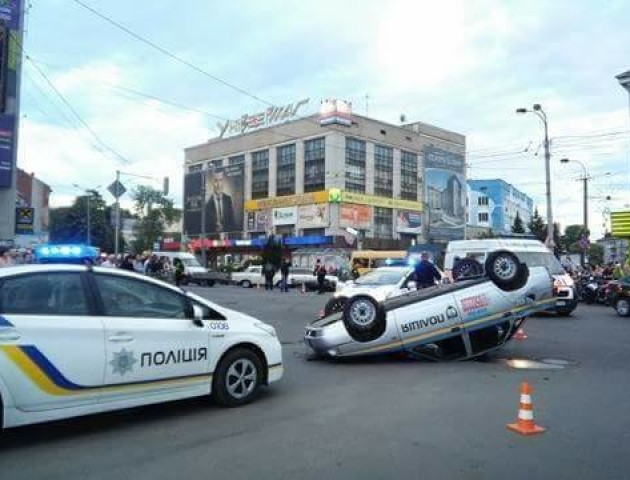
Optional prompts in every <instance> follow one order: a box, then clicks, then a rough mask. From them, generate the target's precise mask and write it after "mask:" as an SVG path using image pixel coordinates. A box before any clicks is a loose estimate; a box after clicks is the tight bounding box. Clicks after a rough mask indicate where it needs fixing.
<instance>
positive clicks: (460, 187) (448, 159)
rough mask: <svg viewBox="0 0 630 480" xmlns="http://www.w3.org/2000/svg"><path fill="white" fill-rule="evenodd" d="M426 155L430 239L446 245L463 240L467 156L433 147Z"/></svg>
mask: <svg viewBox="0 0 630 480" xmlns="http://www.w3.org/2000/svg"><path fill="white" fill-rule="evenodd" d="M423 154H424V179H425V180H424V206H425V211H426V212H427V236H428V237H429V238H430V239H431V240H433V241H443V242H448V241H450V240H457V239H462V238H464V222H465V218H466V213H465V205H466V183H465V178H464V156H463V155H460V154H456V153H453V152H447V151H446V150H442V149H439V148H436V147H433V146H427V147H425V148H424V151H423Z"/></svg>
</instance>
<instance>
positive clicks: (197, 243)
mask: <svg viewBox="0 0 630 480" xmlns="http://www.w3.org/2000/svg"><path fill="white" fill-rule="evenodd" d="M278 240H281V242H282V244H283V245H284V246H286V247H302V246H309V245H332V244H333V243H334V241H335V237H333V236H332V235H311V236H304V237H284V238H278ZM267 242H268V239H267V238H253V239H251V240H209V239H206V240H205V241H204V242H203V245H204V247H205V248H230V247H263V246H265V245H266V244H267ZM188 247H189V248H191V249H193V250H200V249H201V248H202V240H201V239H200V238H197V239H195V240H191V241H190V242H189V243H188Z"/></svg>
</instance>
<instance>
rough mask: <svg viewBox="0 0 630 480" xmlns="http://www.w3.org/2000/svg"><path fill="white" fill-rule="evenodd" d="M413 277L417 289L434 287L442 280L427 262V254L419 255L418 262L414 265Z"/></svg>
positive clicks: (436, 270)
mask: <svg viewBox="0 0 630 480" xmlns="http://www.w3.org/2000/svg"><path fill="white" fill-rule="evenodd" d="M414 277H415V279H416V284H417V285H418V288H427V287H432V286H434V285H435V282H439V281H440V279H441V278H442V275H440V272H439V271H438V269H437V268H435V265H433V264H432V263H431V261H430V260H429V254H428V252H422V253H421V254H420V261H419V262H418V263H417V264H416V267H415V272H414Z"/></svg>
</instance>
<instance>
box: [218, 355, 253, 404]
mask: <svg viewBox="0 0 630 480" xmlns="http://www.w3.org/2000/svg"><path fill="white" fill-rule="evenodd" d="M263 368H264V367H263V363H262V361H261V360H260V358H259V357H258V355H256V354H255V353H254V352H253V351H252V350H250V349H248V348H235V349H234V350H231V351H229V352H228V353H227V354H226V355H225V356H224V357H223V358H222V359H221V361H220V362H219V366H218V367H217V369H216V370H215V372H214V376H213V378H212V393H213V396H214V399H215V401H216V402H217V403H218V404H219V405H222V406H224V407H240V406H241V405H245V404H247V403H250V402H251V401H252V400H254V398H256V395H257V394H258V390H259V388H260V385H261V384H262V380H263V378H265V375H264V371H263Z"/></svg>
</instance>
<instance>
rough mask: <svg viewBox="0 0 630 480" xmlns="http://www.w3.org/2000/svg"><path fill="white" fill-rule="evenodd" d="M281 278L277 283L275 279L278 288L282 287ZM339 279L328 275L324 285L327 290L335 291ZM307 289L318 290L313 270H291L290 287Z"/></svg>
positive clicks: (297, 268)
mask: <svg viewBox="0 0 630 480" xmlns="http://www.w3.org/2000/svg"><path fill="white" fill-rule="evenodd" d="M281 281H282V279H281V278H278V280H277V281H276V277H274V282H276V285H277V286H280V282H281ZM338 282H339V279H338V278H337V277H336V276H334V275H326V277H325V278H324V285H325V288H326V290H333V291H334V290H335V288H336V287H337V283H338ZM302 285H304V286H305V288H317V287H318V284H317V277H316V276H315V275H313V270H312V269H310V268H299V267H294V268H291V269H290V270H289V286H293V287H302Z"/></svg>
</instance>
